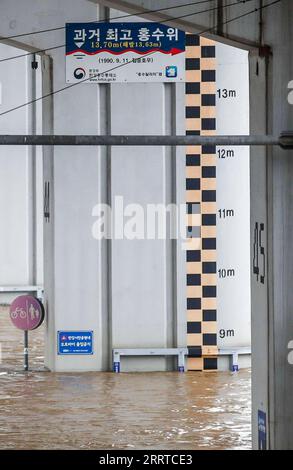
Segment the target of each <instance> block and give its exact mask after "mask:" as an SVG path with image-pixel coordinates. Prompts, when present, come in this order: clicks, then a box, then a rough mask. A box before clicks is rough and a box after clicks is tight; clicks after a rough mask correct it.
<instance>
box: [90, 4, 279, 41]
mask: <svg viewBox="0 0 293 470" xmlns="http://www.w3.org/2000/svg"><path fill="white" fill-rule="evenodd" d="M87 1H90V2H92V3H95V4H100V5H103V6H106V7H109V8H113V9H115V10H119V11H123V12H128V13H135V14H136V15H137V16H138V13H139V12H141V13H143V18H146V19H149V20H152V21H158V22H160V21H164V22H165V23H167V24H170V25H173V26H176V27H178V28H180V29H183V30H184V31H188V32H195V33H202V32H204V33H203V35H204V36H206V37H212V38H214V39H218V40H220V41H221V42H225V43H228V44H233V43H234V42H235V43H237V45H238V46H239V47H241V45H242V47H244V48H247V46H250V47H251V46H256V45H257V43H258V39H259V21H260V12H259V11H254V10H255V9H256V8H259V7H260V5H261V4H262V2H261V0H246V3H243V2H236V1H235V0H234V1H233V0H223V1H222V4H223V7H222V18H223V23H224V24H223V26H222V32H221V33H220V35H218V34H217V33H218V31H217V26H216V25H217V22H218V9H217V6H218V3H219V2H218V0H210V1H209V2H208V1H207V2H201V3H199V1H200V0H194V1H193V2H192V0H160V1H159V2H158V0H87ZM188 3H190V5H187V6H186V4H188ZM269 3H270V2H269ZM180 5H182V6H181V7H180ZM228 5H231V6H228ZM164 7H165V8H167V10H166V12H164V11H159V12H155V11H154V10H158V9H163V8H164ZM170 7H176V8H172V9H170ZM168 8H169V9H168ZM206 10H209V11H206ZM201 12H203V13H201ZM249 12H251V13H250V14H247V16H244V17H243V18H239V19H237V17H239V16H241V15H243V14H245V13H249ZM269 13H270V9H269V8H267V9H265V10H263V18H265V15H266V14H269ZM186 15H188V16H186ZM182 16H185V17H184V18H182ZM234 18H235V20H233V19H234ZM231 20H233V21H231Z"/></svg>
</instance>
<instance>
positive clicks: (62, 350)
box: [57, 331, 93, 354]
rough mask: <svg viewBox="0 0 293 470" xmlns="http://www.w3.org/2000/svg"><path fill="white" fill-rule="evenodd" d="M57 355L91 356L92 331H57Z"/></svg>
mask: <svg viewBox="0 0 293 470" xmlns="http://www.w3.org/2000/svg"><path fill="white" fill-rule="evenodd" d="M57 345H58V354H93V331H58V332H57Z"/></svg>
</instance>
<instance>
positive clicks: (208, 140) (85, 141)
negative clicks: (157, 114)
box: [0, 133, 293, 147]
mask: <svg viewBox="0 0 293 470" xmlns="http://www.w3.org/2000/svg"><path fill="white" fill-rule="evenodd" d="M0 145H78V146H81V145H90V146H93V145H110V146H125V145H129V146H164V145H167V146H184V145H233V146H234V145H281V146H283V147H290V146H292V145H293V138H292V133H286V134H282V135H281V136H280V137H276V136H272V135H264V136H261V135H260V136H258V135H255V136H244V135H238V136H228V135H226V136H224V135H222V136H219V135H218V136H194V135H187V136H186V135H174V136H173V135H0Z"/></svg>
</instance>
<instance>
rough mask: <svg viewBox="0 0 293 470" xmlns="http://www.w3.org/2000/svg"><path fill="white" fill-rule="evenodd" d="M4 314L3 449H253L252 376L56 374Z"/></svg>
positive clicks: (38, 339)
mask: <svg viewBox="0 0 293 470" xmlns="http://www.w3.org/2000/svg"><path fill="white" fill-rule="evenodd" d="M7 317H8V313H7V309H4V308H0V342H1V346H2V364H1V365H0V448H1V449H182V450H184V449H250V447H251V435H250V372H249V371H240V372H239V373H238V374H234V375H233V374H230V373H205V374H203V373H194V372H188V373H185V374H178V373H177V372H167V373H137V374H135V373H133V374H130V373H127V374H113V373H83V374H77V373H74V374H64V373H54V374H53V373H50V372H44V371H43V370H42V364H43V357H42V351H43V338H42V336H43V333H42V329H40V330H38V331H35V332H32V333H31V334H30V338H31V344H30V353H31V366H32V368H34V369H36V372H29V373H24V372H22V371H21V368H22V332H19V331H16V330H15V329H14V328H13V327H12V326H11V325H10V321H9V319H8V318H7Z"/></svg>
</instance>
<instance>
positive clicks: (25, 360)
mask: <svg viewBox="0 0 293 470" xmlns="http://www.w3.org/2000/svg"><path fill="white" fill-rule="evenodd" d="M23 368H24V370H25V371H28V330H24V348H23Z"/></svg>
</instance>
